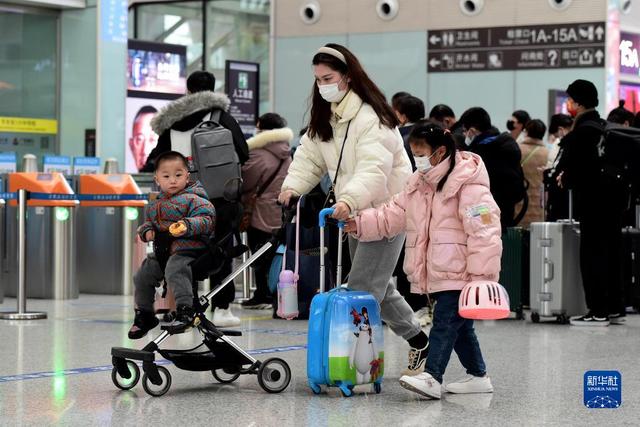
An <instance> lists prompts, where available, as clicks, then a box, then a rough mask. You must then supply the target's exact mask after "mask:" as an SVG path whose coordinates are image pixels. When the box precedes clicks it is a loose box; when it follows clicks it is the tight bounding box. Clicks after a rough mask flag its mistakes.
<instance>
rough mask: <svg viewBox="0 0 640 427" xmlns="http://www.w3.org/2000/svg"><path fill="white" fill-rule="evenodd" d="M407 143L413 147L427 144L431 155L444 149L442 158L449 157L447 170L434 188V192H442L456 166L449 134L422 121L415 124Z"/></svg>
mask: <svg viewBox="0 0 640 427" xmlns="http://www.w3.org/2000/svg"><path fill="white" fill-rule="evenodd" d="M409 143H410V144H415V145H421V144H427V145H428V146H429V147H431V153H432V154H433V153H434V152H435V151H436V150H437V149H438V148H440V147H445V149H446V151H445V154H444V158H446V157H447V156H448V157H449V170H447V173H446V174H445V175H444V176H443V177H442V178H441V179H440V181H439V182H438V186H437V188H436V191H442V188H443V187H444V184H445V183H446V182H447V178H449V175H451V171H453V168H454V167H455V166H456V141H455V140H454V139H453V135H451V132H450V131H449V130H448V129H443V128H442V127H440V126H439V125H437V124H435V123H432V122H430V121H428V120H422V121H419V122H418V123H416V124H415V126H414V127H413V130H412V131H411V133H410V134H409Z"/></svg>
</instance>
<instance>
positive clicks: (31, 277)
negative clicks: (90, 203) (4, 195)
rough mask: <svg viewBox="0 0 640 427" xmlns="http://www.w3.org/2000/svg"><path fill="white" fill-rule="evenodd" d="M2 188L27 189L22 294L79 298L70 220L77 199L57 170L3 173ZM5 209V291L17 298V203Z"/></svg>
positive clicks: (72, 225)
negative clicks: (5, 182)
mask: <svg viewBox="0 0 640 427" xmlns="http://www.w3.org/2000/svg"><path fill="white" fill-rule="evenodd" d="M7 190H8V191H9V192H11V193H17V192H18V191H19V190H25V191H26V192H28V193H27V194H28V195H27V197H28V201H27V202H26V205H25V214H26V218H27V220H26V223H25V224H24V227H25V230H24V231H25V235H26V240H25V242H24V251H25V259H24V262H25V263H26V272H25V278H24V280H25V295H26V297H27V298H46V299H73V298H78V284H77V281H76V280H75V278H74V270H75V267H74V263H75V259H76V254H75V252H76V251H75V239H74V219H75V212H74V211H75V209H76V206H77V205H78V203H79V202H78V200H76V199H75V197H76V196H75V195H74V194H73V191H72V189H71V187H70V185H69V183H68V182H67V181H66V179H65V178H64V177H63V175H62V174H60V173H57V172H54V173H38V172H19V173H11V174H9V175H8V185H7ZM5 210H6V212H5V214H6V233H7V235H6V238H5V240H6V243H7V244H6V248H7V255H6V261H7V275H6V278H7V280H6V283H7V285H6V287H5V294H6V295H7V296H12V297H13V296H18V295H17V294H18V292H17V288H18V284H19V282H20V274H21V273H20V256H19V255H20V250H21V249H20V239H19V237H20V230H19V225H20V220H21V217H20V215H19V213H20V211H19V206H18V203H17V201H16V200H11V201H10V202H9V203H8V206H7V207H6V208H5Z"/></svg>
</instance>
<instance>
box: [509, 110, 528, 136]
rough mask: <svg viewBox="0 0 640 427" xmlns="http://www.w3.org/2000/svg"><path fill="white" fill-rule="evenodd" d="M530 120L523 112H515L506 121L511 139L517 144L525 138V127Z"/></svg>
mask: <svg viewBox="0 0 640 427" xmlns="http://www.w3.org/2000/svg"><path fill="white" fill-rule="evenodd" d="M530 120H531V116H530V115H529V113H527V112H526V111H524V110H516V111H514V112H513V114H511V118H510V119H509V120H507V129H508V130H509V132H511V137H512V138H513V139H515V140H516V142H517V143H518V144H520V143H522V141H524V139H525V138H526V137H527V132H526V131H525V127H526V126H527V123H529V121H530Z"/></svg>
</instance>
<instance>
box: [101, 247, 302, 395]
mask: <svg viewBox="0 0 640 427" xmlns="http://www.w3.org/2000/svg"><path fill="white" fill-rule="evenodd" d="M231 237H232V235H231V234H230V235H229V236H227V237H226V238H225V239H223V240H222V241H221V242H219V243H214V241H213V239H211V240H210V242H209V247H208V249H207V250H206V252H205V253H204V254H202V255H201V256H199V257H198V258H197V259H196V260H195V261H194V262H193V263H192V264H191V269H192V273H193V295H194V298H193V309H194V312H195V315H194V321H193V324H192V325H186V326H172V325H166V326H162V329H163V332H162V333H161V334H160V335H159V336H158V337H157V338H156V339H154V340H153V341H152V342H150V343H149V344H147V345H146V346H145V347H144V348H143V349H142V350H136V349H131V348H123V347H113V348H111V356H112V363H113V369H112V371H111V380H112V381H113V384H114V385H115V386H116V387H118V388H119V389H121V390H130V389H132V388H133V387H135V386H136V384H137V383H138V381H139V380H140V368H139V367H138V365H137V364H136V362H135V361H140V362H142V370H143V375H142V387H143V388H144V390H145V391H146V392H147V393H148V394H150V395H151V396H156V397H157V396H162V395H163V394H165V393H166V392H167V391H169V388H170V387H171V374H170V373H169V371H168V370H167V369H166V368H165V367H163V366H159V365H157V364H156V363H155V356H156V353H159V354H160V355H161V356H162V357H164V358H165V359H167V360H169V361H171V362H173V364H174V365H175V366H176V367H177V368H179V369H184V370H187V371H211V373H212V374H213V377H214V378H215V379H216V380H217V381H218V382H220V383H231V382H233V381H235V380H236V379H237V378H238V377H239V376H240V375H243V374H252V375H257V376H258V383H259V384H260V386H261V387H262V388H263V389H264V390H265V391H266V392H268V393H280V392H281V391H283V390H284V389H286V388H287V386H288V385H289V382H290V381H291V369H290V368H289V365H288V364H287V362H285V361H284V360H282V359H279V358H271V359H268V360H265V361H264V362H261V361H259V360H257V359H255V358H253V357H252V356H251V355H250V354H249V353H247V352H246V351H244V350H243V349H242V348H241V347H239V346H238V345H237V344H235V343H234V342H233V341H232V340H231V339H229V338H228V337H230V336H241V335H242V333H241V332H240V331H231V330H221V329H218V328H217V327H216V326H215V325H214V324H213V323H212V322H211V321H210V320H208V319H207V318H206V316H205V312H206V310H207V308H208V307H209V304H210V301H211V298H212V297H213V296H214V295H216V294H217V293H218V292H220V291H221V290H222V288H223V287H224V286H226V285H227V284H229V283H230V282H231V281H232V280H233V279H234V278H235V277H236V276H238V275H239V274H241V273H242V272H243V271H244V270H245V269H246V268H248V267H249V266H250V265H251V264H252V263H253V262H254V261H255V260H257V259H258V258H260V257H261V256H262V255H263V254H264V253H265V252H267V251H268V250H269V249H270V248H271V247H272V246H273V243H272V242H268V243H266V244H265V245H264V246H262V247H261V248H260V249H259V250H258V251H257V252H256V253H254V254H253V255H252V256H251V257H250V258H249V259H248V260H247V261H246V262H245V263H244V264H242V265H241V266H240V267H239V268H238V269H237V270H235V271H233V272H232V273H231V274H230V275H229V276H227V277H226V278H225V279H224V280H223V281H222V282H221V283H220V284H219V285H217V286H216V287H214V289H212V290H211V291H209V292H208V293H206V294H205V295H202V296H200V297H199V296H198V284H197V282H198V280H204V279H205V278H206V277H208V276H209V275H211V274H212V273H214V272H215V271H216V270H217V269H220V268H221V267H222V265H223V261H224V260H225V259H229V258H235V257H238V256H240V255H242V254H243V253H244V252H246V251H247V250H248V248H247V247H246V246H244V245H238V246H236V247H233V248H231V249H229V250H224V249H223V248H224V247H225V246H224V245H223V243H224V242H225V241H226V240H227V239H230V238H231ZM191 327H194V328H197V330H198V332H199V333H201V334H202V337H203V340H202V343H201V344H200V345H198V346H196V347H194V348H192V349H188V350H168V349H161V348H160V347H159V346H160V344H161V343H162V342H163V341H164V340H165V339H167V338H168V337H169V336H171V335H175V334H180V333H183V332H186V331H187V330H189V329H191Z"/></svg>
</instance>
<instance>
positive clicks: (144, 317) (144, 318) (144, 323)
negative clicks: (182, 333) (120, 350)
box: [129, 310, 160, 340]
mask: <svg viewBox="0 0 640 427" xmlns="http://www.w3.org/2000/svg"><path fill="white" fill-rule="evenodd" d="M158 323H160V321H159V320H158V318H157V317H156V315H155V314H154V313H153V312H152V311H143V310H136V317H135V318H134V319H133V326H131V329H129V339H130V340H138V339H140V338H142V337H144V336H145V335H147V332H149V331H150V330H152V329H153V328H155V327H156V326H158Z"/></svg>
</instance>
